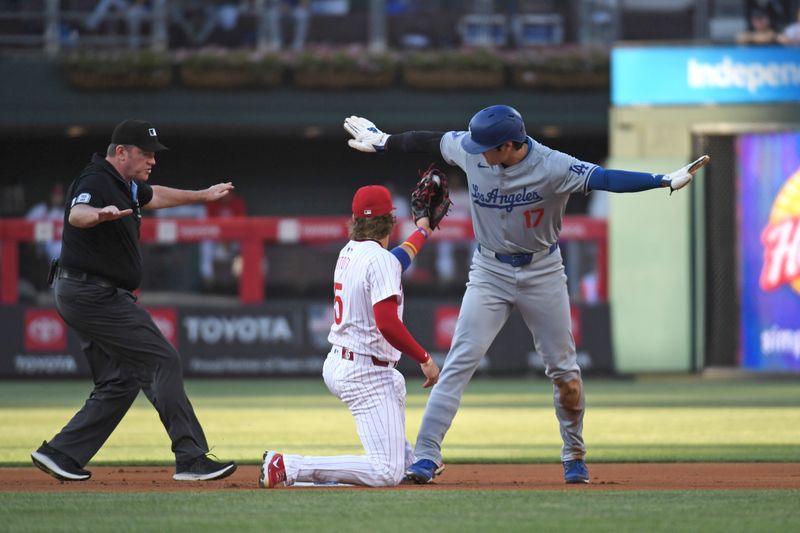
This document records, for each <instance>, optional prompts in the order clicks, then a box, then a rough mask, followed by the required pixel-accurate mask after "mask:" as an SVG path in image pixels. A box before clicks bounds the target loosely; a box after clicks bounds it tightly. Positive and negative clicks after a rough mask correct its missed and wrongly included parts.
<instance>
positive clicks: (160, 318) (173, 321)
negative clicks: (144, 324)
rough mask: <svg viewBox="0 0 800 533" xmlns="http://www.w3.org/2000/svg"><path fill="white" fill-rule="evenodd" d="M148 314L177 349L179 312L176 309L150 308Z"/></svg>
mask: <svg viewBox="0 0 800 533" xmlns="http://www.w3.org/2000/svg"><path fill="white" fill-rule="evenodd" d="M147 312H148V313H150V316H151V317H153V322H155V323H156V326H158V329H160V330H161V333H162V334H163V335H164V337H166V338H167V340H168V341H169V343H170V344H171V345H173V346H174V347H175V348H177V347H178V312H177V311H176V310H175V308H174V307H159V308H155V309H154V308H152V307H149V308H148V309H147Z"/></svg>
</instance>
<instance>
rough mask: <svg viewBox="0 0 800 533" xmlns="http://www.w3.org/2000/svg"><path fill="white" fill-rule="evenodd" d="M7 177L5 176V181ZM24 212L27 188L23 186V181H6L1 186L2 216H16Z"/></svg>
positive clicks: (0, 206)
mask: <svg viewBox="0 0 800 533" xmlns="http://www.w3.org/2000/svg"><path fill="white" fill-rule="evenodd" d="M6 179H7V178H3V181H5V180H6ZM10 181H11V180H10ZM24 212H25V188H24V187H23V186H22V182H21V181H16V182H14V181H12V182H11V183H7V184H6V183H4V184H3V185H2V187H0V217H16V216H20V215H22V214H23V213H24Z"/></svg>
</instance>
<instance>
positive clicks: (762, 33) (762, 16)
mask: <svg viewBox="0 0 800 533" xmlns="http://www.w3.org/2000/svg"><path fill="white" fill-rule="evenodd" d="M750 26H751V28H752V29H751V30H750V31H745V32H742V33H740V34H739V35H737V36H736V42H737V43H740V44H772V43H776V42H778V34H777V33H776V32H775V30H774V29H773V27H772V21H771V20H770V18H769V15H768V14H767V12H766V11H763V10H761V9H753V11H751V12H750Z"/></svg>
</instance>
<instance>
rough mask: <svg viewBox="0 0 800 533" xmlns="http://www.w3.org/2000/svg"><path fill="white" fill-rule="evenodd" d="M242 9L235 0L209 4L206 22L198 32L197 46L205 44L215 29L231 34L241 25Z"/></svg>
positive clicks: (223, 0) (215, 1)
mask: <svg viewBox="0 0 800 533" xmlns="http://www.w3.org/2000/svg"><path fill="white" fill-rule="evenodd" d="M240 14H241V12H240V7H239V5H238V4H237V3H236V2H234V1H233V0H214V1H211V2H207V5H206V14H205V22H204V23H203V27H202V28H200V30H199V31H198V32H197V35H196V40H195V42H196V44H203V43H205V42H206V40H207V39H208V38H209V37H210V36H211V34H212V33H213V32H214V30H215V29H217V28H219V29H221V30H222V31H224V32H231V31H233V30H235V29H236V25H237V24H238V23H239V15H240Z"/></svg>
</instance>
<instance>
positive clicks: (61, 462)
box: [31, 441, 92, 481]
mask: <svg viewBox="0 0 800 533" xmlns="http://www.w3.org/2000/svg"><path fill="white" fill-rule="evenodd" d="M31 459H33V464H35V465H36V466H38V467H39V469H40V470H42V472H46V473H48V474H50V475H51V476H53V477H54V478H56V479H59V480H61V481H83V480H86V479H89V478H90V477H92V473H91V472H89V471H88V470H84V469H83V468H81V467H80V465H79V464H78V463H77V462H76V461H75V459H73V458H72V457H70V456H68V455H66V454H63V453H61V452H60V451H58V450H56V449H55V448H53V447H51V446H50V445H49V444H47V441H44V442H42V445H41V446H39V449H38V450H36V451H35V452H33V453H32V454H31Z"/></svg>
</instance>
